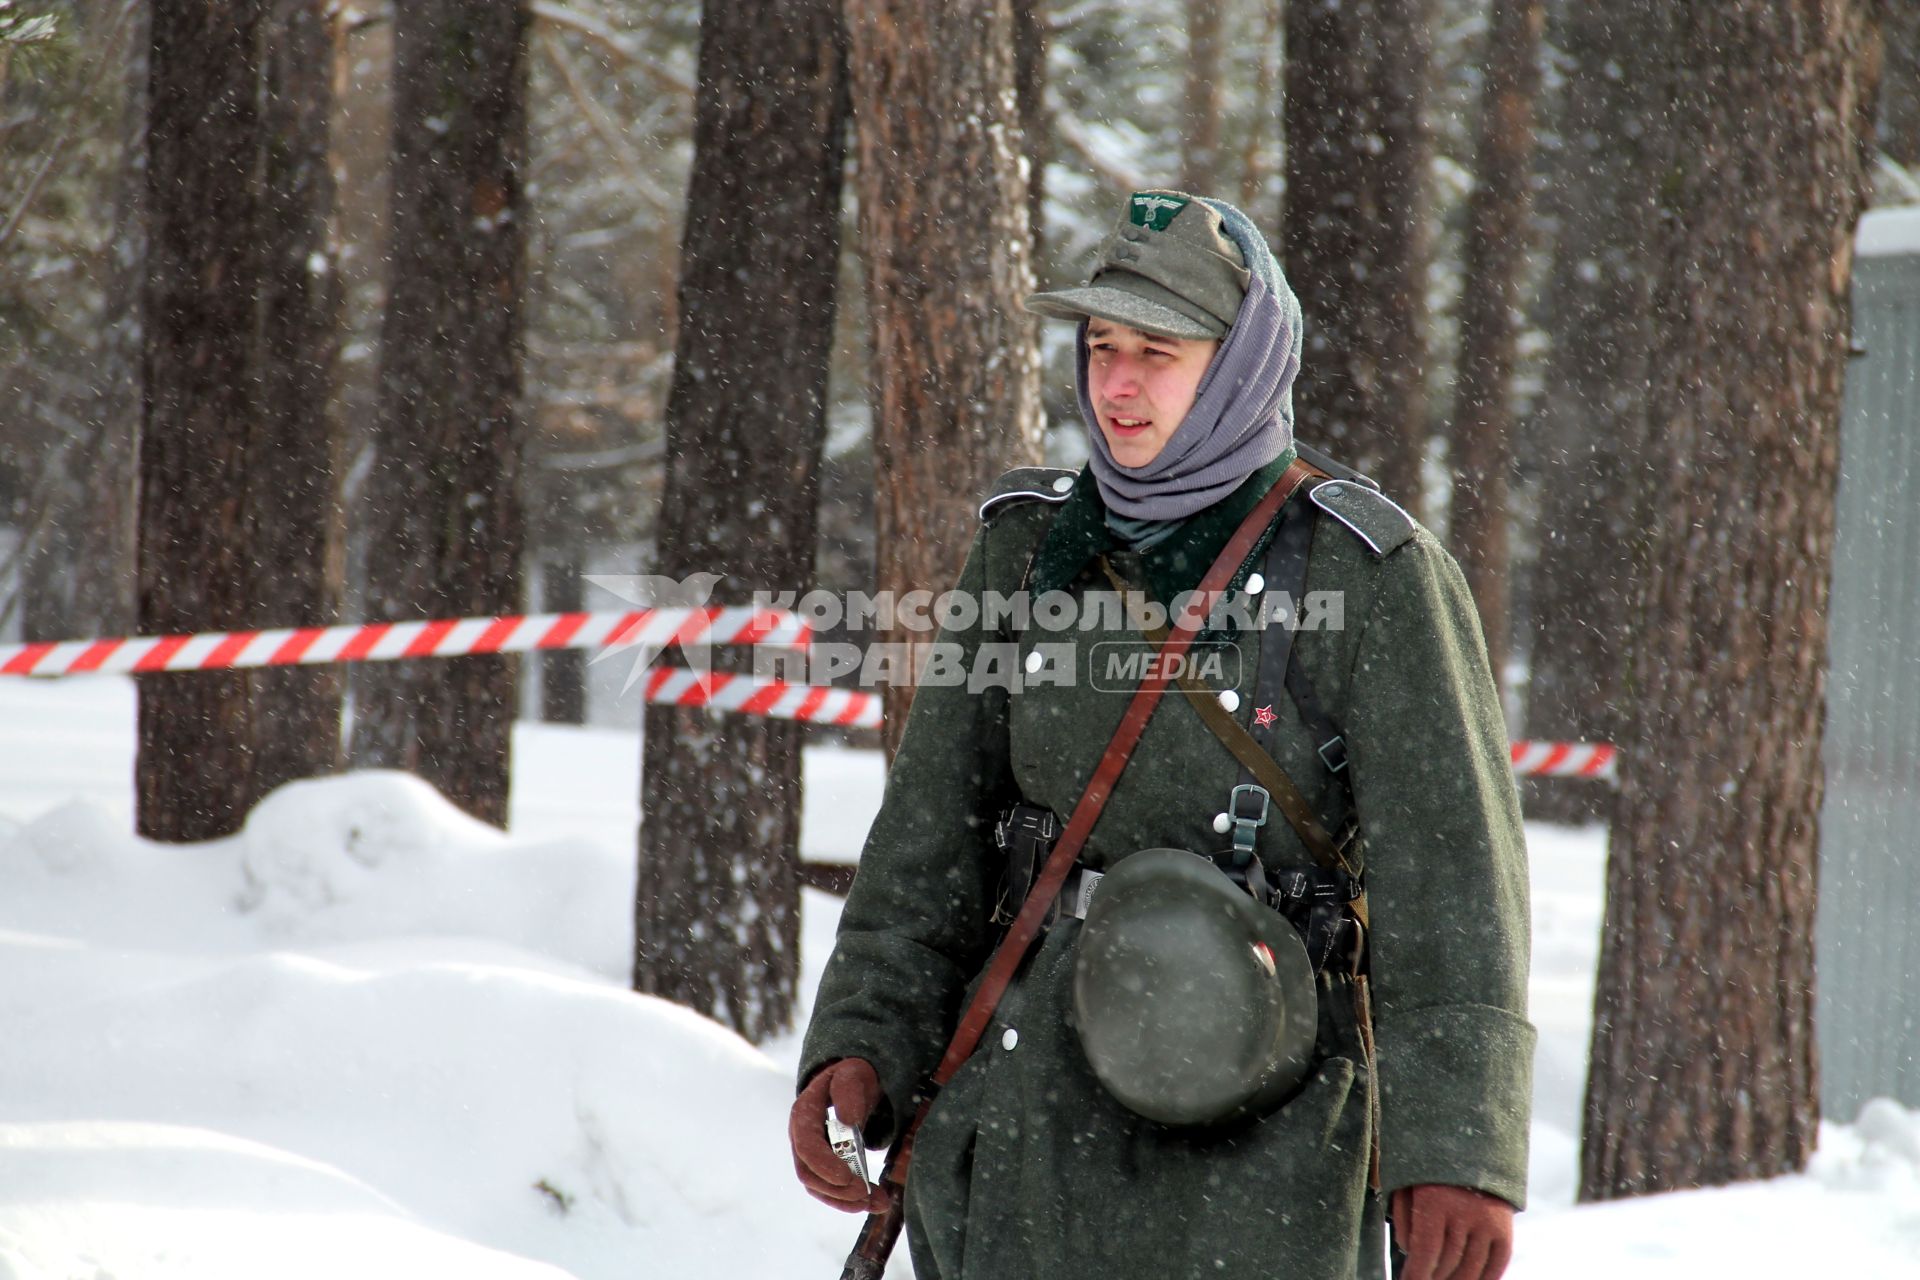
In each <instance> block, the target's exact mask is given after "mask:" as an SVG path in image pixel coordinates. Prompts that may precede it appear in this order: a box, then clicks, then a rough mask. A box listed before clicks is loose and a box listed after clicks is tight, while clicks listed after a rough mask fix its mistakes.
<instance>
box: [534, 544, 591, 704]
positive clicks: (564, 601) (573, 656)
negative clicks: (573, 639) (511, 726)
mask: <svg viewBox="0 0 1920 1280" xmlns="http://www.w3.org/2000/svg"><path fill="white" fill-rule="evenodd" d="M580 555H581V552H580V548H579V546H578V545H577V544H576V545H574V546H569V547H565V548H558V549H555V550H552V551H549V552H548V554H547V559H546V562H545V563H544V564H542V565H541V566H540V609H541V612H543V613H578V612H579V611H580V610H581V609H582V608H584V607H585V606H584V604H583V601H584V599H585V593H584V591H583V590H582V589H581V579H580ZM540 718H541V719H542V720H544V721H545V722H546V723H548V724H585V723H586V722H587V659H586V655H585V654H584V653H581V652H580V651H579V650H578V649H561V650H557V651H555V652H552V653H544V654H542V655H540Z"/></svg>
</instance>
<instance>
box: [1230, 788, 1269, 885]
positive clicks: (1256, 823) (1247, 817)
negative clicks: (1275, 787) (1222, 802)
mask: <svg viewBox="0 0 1920 1280" xmlns="http://www.w3.org/2000/svg"><path fill="white" fill-rule="evenodd" d="M1246 793H1250V794H1252V795H1256V796H1259V797H1260V816H1259V817H1257V818H1256V817H1254V816H1253V815H1252V814H1251V813H1242V812H1241V809H1240V797H1241V795H1242V794H1246ZM1272 806H1273V797H1271V796H1269V795H1268V794H1267V789H1266V788H1265V787H1261V786H1256V785H1254V784H1253V783H1251V782H1243V783H1241V784H1240V785H1239V786H1237V787H1235V788H1234V789H1233V792H1232V794H1231V795H1229V796H1228V798H1227V813H1228V815H1229V816H1230V817H1231V818H1232V819H1233V852H1234V855H1235V861H1236V862H1237V863H1240V864H1242V865H1245V864H1249V863H1252V862H1255V861H1256V859H1255V858H1254V852H1253V850H1254V836H1253V833H1254V832H1256V831H1258V830H1259V829H1260V828H1261V827H1264V826H1266V825H1267V811H1268V810H1269V809H1270V808H1272Z"/></svg>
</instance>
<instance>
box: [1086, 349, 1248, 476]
mask: <svg viewBox="0 0 1920 1280" xmlns="http://www.w3.org/2000/svg"><path fill="white" fill-rule="evenodd" d="M1219 349H1220V343H1219V340H1218V339H1215V338H1163V337H1161V336H1159V335H1158V334H1152V333H1143V332H1141V331H1140V330H1138V329H1129V328H1127V326H1125V325H1121V324H1114V323H1113V322H1111V321H1108V320H1097V319H1096V320H1090V321H1088V322H1087V396H1088V398H1089V399H1090V400H1092V401H1093V411H1094V413H1095V414H1096V415H1098V416H1099V419H1100V433H1101V434H1102V435H1104V436H1105V437H1106V438H1107V448H1108V449H1109V450H1110V451H1111V452H1112V454H1113V460H1114V461H1115V462H1117V463H1119V464H1120V465H1121V466H1123V467H1144V466H1146V465H1147V464H1148V463H1149V462H1152V461H1153V460H1154V459H1155V458H1157V457H1159V456H1160V451H1161V450H1162V449H1164V448H1166V447H1167V441H1168V440H1169V439H1171V438H1172V437H1173V433H1174V431H1175V429H1177V428H1178V427H1179V425H1180V424H1181V422H1182V421H1184V420H1185V419H1186V416H1187V410H1189V409H1191V408H1193V398H1194V393H1195V392H1196V391H1197V390H1199V387H1200V379H1201V377H1202V376H1203V375H1205V373H1206V372H1207V365H1208V364H1210V363H1211V362H1212V361H1213V353H1214V352H1216V351H1218V350H1219Z"/></svg>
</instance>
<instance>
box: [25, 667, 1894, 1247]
mask: <svg viewBox="0 0 1920 1280" xmlns="http://www.w3.org/2000/svg"><path fill="white" fill-rule="evenodd" d="M132 708H133V699H132V693H131V686H130V685H129V684H127V683H126V682H124V681H121V680H118V679H111V678H94V679H87V680H75V681H69V682H65V683H59V684H38V683H36V684H28V683H25V682H21V681H15V680H7V681H0V977H3V979H4V980H0V1028H3V1029H4V1033H3V1034H4V1038H3V1039H0V1280H15V1278H19V1280H25V1278H27V1277H32V1278H33V1280H42V1278H44V1280H73V1278H84V1280H127V1278H130V1277H148V1276H164V1277H173V1276H179V1277H187V1276H191V1277H196V1278H198V1277H222V1278H224V1277H236V1278H238V1277H247V1278H248V1280H257V1278H258V1277H276V1278H277V1277H306V1276H313V1277H323V1276H324V1277H329V1278H330V1280H331V1278H336V1277H342V1276H354V1277H386V1276H393V1277H402V1276H404V1277H408V1278H409V1280H417V1278H419V1277H437V1276H462V1277H489V1278H490V1277H496V1276H498V1277H514V1278H516V1280H518V1278H520V1277H529V1278H530V1277H535V1276H541V1277H557V1276H563V1275H574V1276H578V1277H582V1278H583V1280H585V1278H593V1277H609V1278H611V1277H616V1276H618V1277H622V1278H623V1280H625V1278H627V1277H632V1276H636V1275H638V1276H663V1277H664V1276H674V1275H684V1274H701V1275H712V1276H727V1277H795V1278H799V1277H822V1276H828V1275H837V1274H838V1272H839V1267H840V1263H841V1260H842V1259H843V1258H844V1256H845V1253H846V1249H847V1247H848V1245H849V1243H850V1241H851V1237H852V1233H853V1229H854V1227H855V1226H856V1220H855V1219H852V1218H847V1217H842V1216H841V1215H839V1214H836V1213H834V1212H832V1211H831V1210H828V1209H825V1208H823V1207H820V1206H818V1205H816V1204H814V1203H813V1202H812V1201H811V1200H809V1199H807V1197H806V1196H805V1195H804V1193H802V1192H801V1191H800V1189H799V1187H798V1185H797V1184H796V1183H795V1181H794V1179H793V1176H792V1170H791V1164H790V1161H789V1158H788V1156H787V1154H786V1150H785V1132H784V1130H785V1115H786V1110H787V1105H788V1102H789V1100H790V1098H791V1087H790V1078H791V1071H792V1067H793V1060H794V1056H795V1054H796V1053H797V1044H796V1042H795V1039H796V1038H795V1037H793V1036H788V1037H785V1038H783V1039H781V1040H780V1041H777V1042H775V1043H773V1044H771V1045H769V1046H767V1047H766V1049H765V1051H762V1050H759V1049H755V1048H753V1047H752V1046H749V1045H747V1044H746V1043H745V1042H743V1041H741V1040H739V1039H738V1038H737V1037H735V1036H733V1035H732V1034H731V1033H729V1032H727V1031H724V1030H722V1029H721V1028H719V1027H717V1026H716V1025H714V1024H712V1023H710V1022H708V1021H707V1020H705V1019H703V1018H700V1017H698V1016H696V1015H694V1014H691V1013H689V1012H687V1011H685V1010H681V1009H678V1008H675V1007H673V1006H671V1005H668V1004H665V1003H663V1002H660V1001H657V1000H652V999H648V998H645V997H641V996H636V995H633V994H631V993H629V992H628V991H627V990H626V989H625V973H626V966H627V954H628V947H629V942H630V932H629V930H630V925H629V923H628V914H629V898H630V895H631V891H632V886H633V867H632V851H631V850H632V831H633V826H634V822H635V820H636V799H635V796H636V778H637V771H638V768H639V749H638V742H637V739H636V737H635V735H633V734H628V733H621V732H617V731H612V730H605V729H586V730H569V729H557V728H550V727H542V726H523V727H522V728H521V730H520V731H519V734H518V736H517V737H516V740H515V751H516V759H517V761H518V774H517V777H516V781H515V791H514V794H513V797H512V800H513V804H512V811H513V827H514V830H513V833H512V834H511V835H502V834H500V833H499V832H497V831H494V830H492V829H491V828H487V827H484V826H481V825H479V824H476V823H473V822H471V821H469V820H467V819H465V818H463V817H462V816H460V815H459V814H458V813H457V812H455V811H454V810H452V809H451V808H450V807H448V806H447V805H446V804H445V803H444V802H443V801H441V800H440V798H439V797H438V796H437V795H435V794H434V793H433V792H432V791H431V790H429V789H428V788H426V787H425V786H424V785H422V784H420V783H419V782H417V781H415V780H414V779H411V778H408V777H405V776H402V775H394V774H361V775H356V776H352V777H348V778H343V779H328V780H323V781H318V782H312V783H304V784H299V785H296V786H294V787H290V788H287V789H285V790H283V791H281V792H279V793H277V794H275V795H274V796H272V797H269V798H268V800H267V801H266V802H265V803H263V804H262V805H261V806H260V808H259V809H258V810H256V812H255V813H254V815H253V817H252V819H251V821H250V822H249V823H248V825H247V828H246V830H245V831H244V832H243V833H241V834H240V835H238V836H236V837H234V838H232V839H229V840H224V841H219V842H215V843H213V844H209V845H204V846H198V847H191V848H175V847H159V846H153V845H148V844H145V843H143V842H141V841H139V840H136V839H134V838H133V837H132V836H131V835H130V834H128V831H129V810H130V800H129V791H130V774H131V763H132V754H133V745H132V743H133V737H132V724H133V710H132ZM807 771H808V781H809V800H810V803H809V805H808V811H807V819H808V823H807V826H806V829H805V835H804V837H803V841H804V844H805V846H806V848H807V850H808V854H809V856H812V857H831V856H841V857H844V856H846V855H847V854H848V853H849V852H850V851H852V850H854V849H857V847H858V844H859V842H860V838H861V836H862V834H863V833H864V830H865V825H866V821H867V819H868V818H869V817H870V816H871V814H872V812H873V810H874V808H875V807H876V806H877V804H878V801H879V795H880V787H881V777H880V770H879V765H878V762H877V760H876V759H874V758H873V757H870V756H866V755H862V754H859V753H852V752H844V751H816V752H812V753H810V755H809V759H808V761H807ZM1529 836H1530V841H1531V846H1532V856H1533V876H1534V913H1535V947H1536V950H1535V957H1534V980H1533V1010H1532V1012H1533V1018H1534V1021H1535V1022H1536V1023H1537V1024H1538V1025H1539V1027H1540V1031H1541V1044H1540V1054H1539V1060H1538V1062H1537V1064H1536V1065H1537V1070H1536V1079H1537V1105H1536V1120H1535V1127H1534V1168H1533V1175H1532V1189H1533V1197H1534V1207H1533V1209H1532V1210H1531V1211H1530V1212H1528V1213H1527V1214H1525V1215H1523V1216H1522V1217H1521V1219H1520V1235H1519V1251H1518V1256H1517V1257H1516V1259H1515V1262H1514V1266H1513V1268H1512V1270H1511V1271H1510V1273H1509V1274H1510V1275H1513V1276H1516V1277H1547V1276H1551V1277H1554V1278H1555V1280H1584V1278H1585V1277H1589V1276H1591V1277H1595V1278H1596V1280H1597V1278H1599V1277H1607V1278H1608V1280H1614V1278H1616V1277H1619V1276H1622V1275H1632V1276H1634V1277H1636V1278H1637V1280H1638V1278H1643V1277H1644V1278H1651V1277H1668V1276H1672V1277H1679V1276H1683V1275H1684V1276H1687V1277H1689V1278H1690V1280H1692V1278H1696V1277H1699V1276H1703V1275H1706V1276H1713V1275H1729V1276H1732V1275H1742V1276H1750V1277H1751V1276H1760V1277H1769V1276H1781V1277H1788V1276H1792V1277H1801V1276H1805V1275H1810V1274H1827V1273H1839V1274H1848V1275H1859V1276H1876V1277H1877V1276H1903V1275H1920V1113H1914V1112H1909V1111H1905V1110H1902V1109H1901V1108H1899V1107H1896V1106H1893V1105H1892V1104H1889V1103H1876V1104H1874V1105H1872V1106H1870V1107H1869V1108H1868V1110H1867V1111H1866V1113H1865V1114H1863V1116H1862V1117H1861V1119H1860V1121H1859V1122H1858V1123H1857V1124H1855V1125H1851V1126H1846V1127H1838V1126H1828V1127H1827V1128H1825V1129H1824V1130H1823V1133H1822V1140H1821V1149H1820V1152H1819V1154H1818V1156H1817V1157H1816V1159H1815V1161H1814V1165H1813V1168H1812V1169H1811V1171H1810V1172H1809V1173H1808V1174H1806V1175H1804V1176H1800V1177H1792V1178H1783V1179H1779V1180H1776V1181H1773V1182H1770V1183H1766V1184H1761V1185H1752V1186H1745V1187H1739V1188H1732V1189H1723V1190H1716V1191H1707V1192H1694V1193H1687V1194H1682V1195H1672V1196H1663V1197H1653V1198H1648V1199H1645V1200H1641V1201H1636V1202H1632V1203H1625V1204H1617V1205H1608V1206H1603V1207H1584V1208H1575V1207H1573V1206H1572V1203H1571V1201H1572V1191H1573V1185H1574V1162H1575V1154H1576V1153H1575V1134H1576V1133H1577V1131H1578V1115H1579V1104H1580V1089H1581V1081H1582V1072H1583V1066H1582V1059H1583V1056H1584V1053H1585V1048H1586V1039H1587V1031H1588V1021H1589V1009H1588V1005H1589V999H1590V992H1591V976H1590V975H1591V970H1592V966H1593V958H1594V950H1595V946H1596V939H1597V933H1598V926H1599V918H1600V899H1601V862H1602V858H1603V856H1604V850H1603V839H1602V836H1601V834H1600V833H1598V832H1595V831H1569V830H1565V829H1556V828H1551V827H1539V826H1536V827H1533V828H1531V829H1530V832H1529ZM806 913H807V914H806V921H805V929H804V933H805V939H804V965H805V973H806V978H805V986H806V988H807V989H808V990H809V991H810V990H811V988H812V985H813V983H814V981H815V980H816V979H817V978H818V975H819V969H820V965H821V964H822V963H823V962H824V960H825V957H826V951H827V948H828V946H829V945H830V944H831V941H832V936H833V926H834V918H835V914H836V904H835V900H834V899H832V898H830V897H827V896H825V895H819V894H814V893H811V892H809V893H808V895H807V898H806ZM901 1253H902V1255H904V1250H902V1251H901ZM902 1261H903V1259H902ZM905 1270H906V1268H905V1266H904V1265H899V1266H896V1268H895V1271H896V1272H904V1271H905Z"/></svg>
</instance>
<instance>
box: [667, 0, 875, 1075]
mask: <svg viewBox="0 0 1920 1280" xmlns="http://www.w3.org/2000/svg"><path fill="white" fill-rule="evenodd" d="M844 68H845V52H844V47H843V35H842V30H841V26H840V22H839V6H838V5H837V4H836V3H834V0H795V2H794V3H787V4H781V5H777V6H772V7H770V8H764V9H763V8H759V7H756V6H750V5H731V4H714V3H710V4H708V5H707V6H706V7H705V9H704V11H703V13H702V18H701V32H700V79H699V86H698V91H697V96H696V104H695V111H694V167H693V177H692V183H691V187H690V189H689V193H688V201H687V221H686V234H685V238H684V240H683V242H682V247H681V270H680V290H679V314H680V317H681V319H680V332H679V341H678V346H677V348H676V350H675V353H674V370H673V387H672V390H671V392H670V393H669V396H668V401H667V472H666V492H665V496H664V499H663V502H662V505H661V512H660V518H659V523H658V526H657V527H658V529H659V555H658V561H657V564H658V568H657V572H659V573H662V574H666V575H668V576H670V577H674V578H685V577H686V576H688V575H690V574H693V573H697V572H710V573H719V574H723V575H724V577H723V578H722V579H721V582H720V584H719V586H718V588H717V589H716V592H715V597H714V598H715V600H716V602H723V603H731V604H745V603H747V602H748V601H750V600H751V598H752V596H753V593H754V592H755V591H756V590H766V591H803V590H805V589H806V588H807V587H809V586H810V585H811V582H812V578H813V560H814V544H815V530H816V512H815V500H816V497H817V494H818V490H819V468H820V455H821V450H822V447H823V445H824V443H825V439H826V407H827V369H828V363H829V360H830V358H831V356H832V340H833V320H834V308H835V286H836V276H837V273H838V270H839V261H840V187H841V169H842V166H843V164H844V161H845V145H846V144H845V138H846V118H847V99H846V84H845V70H844ZM744 656H745V655H744V654H743V653H741V652H740V651H734V650H728V651H725V652H723V653H721V654H719V655H716V665H725V664H727V663H729V662H735V663H738V662H740V661H741V660H742V659H743V658H744ZM802 733H803V729H802V726H800V725H798V724H796V723H794V722H792V721H787V720H773V719H766V718H761V717H748V716H735V715H731V714H721V713H719V712H716V711H713V710H711V709H709V708H702V707H673V706H653V707H649V708H648V709H647V713H646V741H645V749H644V756H645V758H644V761H643V766H642V770H641V782H640V798H641V815H642V816H641V825H640V866H639V881H638V898H637V902H636V907H635V954H634V967H633V985H634V989H635V990H637V991H644V992H649V993H652V994H655V995H661V996H666V997H668V998H669V999H673V1000H677V1001H680V1002H681V1003H684V1004H688V1005H691V1006H692V1007H694V1008H696V1009H698V1010H700V1011H701V1012H703V1013H707V1014H710V1015H711V1016H713V1017H715V1018H718V1019H719V1020H721V1021H723V1022H725V1023H727V1024H728V1025H729V1026H731V1027H733V1028H734V1029H735V1030H737V1031H739V1032H740V1033H741V1034H743V1035H745V1036H747V1037H748V1038H750V1039H753V1040H762V1039H765V1038H766V1037H767V1036H770V1035H773V1034H776V1033H778V1032H780V1031H782V1030H784V1029H786V1028H787V1026H788V1025H789V1023H790V1022H791V1020H792V1010H793V998H794V993H795V990H796V988H797V986H798V982H799V956H800V897H799V865H800V747H801V742H802Z"/></svg>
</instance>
